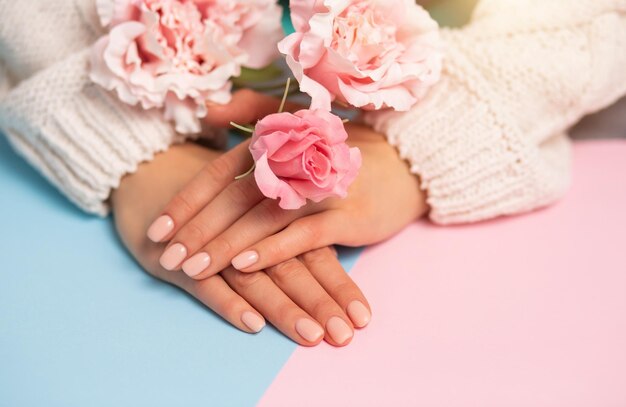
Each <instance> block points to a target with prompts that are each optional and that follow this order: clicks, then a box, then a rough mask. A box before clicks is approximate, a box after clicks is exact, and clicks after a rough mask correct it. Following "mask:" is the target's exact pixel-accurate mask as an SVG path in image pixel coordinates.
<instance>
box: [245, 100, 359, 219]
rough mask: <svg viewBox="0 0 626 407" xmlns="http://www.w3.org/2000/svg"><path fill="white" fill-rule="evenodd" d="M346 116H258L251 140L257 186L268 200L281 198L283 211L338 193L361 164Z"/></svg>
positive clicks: (318, 112) (314, 112)
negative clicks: (349, 131) (342, 118)
mask: <svg viewBox="0 0 626 407" xmlns="http://www.w3.org/2000/svg"><path fill="white" fill-rule="evenodd" d="M347 138H348V134H347V133H346V130H345V128H344V125H343V122H342V120H341V119H340V118H339V117H337V116H335V115H333V114H332V113H330V112H327V111H324V110H300V111H299V112H297V113H295V114H292V113H276V114H272V115H269V116H267V117H265V118H264V119H262V120H260V121H259V122H258V123H257V124H256V127H255V130H254V134H253V135H252V140H251V143H250V151H251V152H252V156H253V157H254V161H255V163H256V168H255V170H254V176H255V179H256V182H257V185H258V186H259V189H260V190H261V192H262V193H263V195H265V196H266V197H268V198H272V199H276V198H280V203H279V205H280V207H281V208H283V209H298V208H300V207H302V206H303V205H305V204H306V200H307V199H310V200H312V201H314V202H320V201H321V200H323V199H325V198H328V197H332V196H338V197H342V198H345V197H346V195H347V193H348V186H350V184H351V183H352V181H354V179H355V178H356V176H357V173H358V171H359V168H360V167H361V152H360V151H359V149H358V148H349V147H348V145H347V144H346V140H347Z"/></svg>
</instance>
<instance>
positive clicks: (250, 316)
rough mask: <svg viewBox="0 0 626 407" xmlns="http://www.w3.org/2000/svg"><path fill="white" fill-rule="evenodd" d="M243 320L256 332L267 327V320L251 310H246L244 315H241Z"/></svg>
mask: <svg viewBox="0 0 626 407" xmlns="http://www.w3.org/2000/svg"><path fill="white" fill-rule="evenodd" d="M241 322H243V324H244V325H245V326H247V327H248V328H250V330H251V331H254V332H261V330H262V329H263V328H264V327H265V321H264V320H263V318H261V317H260V316H258V315H257V314H255V313H254V312H250V311H246V312H244V313H243V315H241Z"/></svg>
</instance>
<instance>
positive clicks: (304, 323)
mask: <svg viewBox="0 0 626 407" xmlns="http://www.w3.org/2000/svg"><path fill="white" fill-rule="evenodd" d="M221 275H222V276H223V277H224V279H225V280H226V282H227V283H228V284H229V285H230V286H231V287H232V288H233V289H234V290H235V291H236V292H237V293H238V294H239V295H241V296H242V297H243V298H245V299H246V300H247V301H248V302H249V303H250V304H251V305H252V306H254V307H255V308H256V309H258V310H259V312H260V313H261V314H263V315H264V316H265V318H266V319H267V320H268V321H270V322H271V323H272V325H274V326H275V327H276V328H278V329H279V330H280V331H281V332H283V333H284V334H285V335H287V336H288V337H289V338H291V339H293V340H294V341H295V342H297V343H299V344H300V345H305V346H315V345H317V344H319V343H320V341H321V340H322V338H324V329H323V328H322V327H321V326H320V325H319V324H318V323H317V322H316V321H315V320H314V319H313V318H312V317H311V316H310V315H308V314H307V313H306V312H305V311H304V310H303V309H302V308H300V307H299V306H298V305H296V304H295V303H294V302H293V301H292V300H291V299H290V298H289V297H288V296H287V295H286V294H285V293H284V292H283V291H281V290H280V288H278V287H277V286H276V284H274V282H272V280H271V279H270V278H269V276H268V275H267V274H266V273H264V272H258V273H241V272H239V271H237V270H235V269H234V268H232V267H229V268H227V269H226V270H224V271H223V272H222V273H221Z"/></svg>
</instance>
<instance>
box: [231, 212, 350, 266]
mask: <svg viewBox="0 0 626 407" xmlns="http://www.w3.org/2000/svg"><path fill="white" fill-rule="evenodd" d="M342 224H343V219H342V216H340V214H339V212H335V211H326V212H321V213H317V214H315V215H311V216H307V217H305V218H301V219H298V220H296V221H294V222H293V223H291V224H289V226H287V227H286V228H285V229H284V230H282V231H280V232H278V233H276V234H274V235H272V236H269V237H267V238H265V239H263V240H261V241H260V242H258V243H256V244H254V245H252V246H250V247H248V248H246V249H245V250H244V251H243V252H241V253H239V254H237V255H236V256H235V257H234V258H233V260H232V265H233V267H235V268H236V269H237V270H240V271H244V272H253V271H259V270H263V269H266V268H267V267H270V266H273V265H275V264H278V263H282V262H283V261H287V260H289V259H291V258H293V257H296V256H299V255H300V254H302V253H305V252H308V251H309V250H314V249H319V248H322V247H325V246H329V245H331V244H334V243H338V242H340V241H341V234H342V233H343V232H342V230H343V226H342Z"/></svg>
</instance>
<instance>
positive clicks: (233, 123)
mask: <svg viewBox="0 0 626 407" xmlns="http://www.w3.org/2000/svg"><path fill="white" fill-rule="evenodd" d="M230 125H231V126H233V127H234V128H236V129H239V130H241V131H245V132H246V133H250V134H252V133H254V129H251V128H249V127H246V126H242V125H241V124H237V123H235V122H230Z"/></svg>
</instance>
